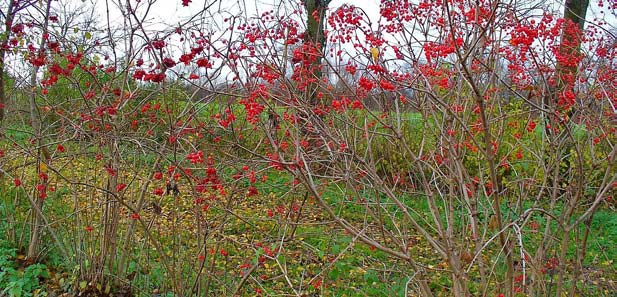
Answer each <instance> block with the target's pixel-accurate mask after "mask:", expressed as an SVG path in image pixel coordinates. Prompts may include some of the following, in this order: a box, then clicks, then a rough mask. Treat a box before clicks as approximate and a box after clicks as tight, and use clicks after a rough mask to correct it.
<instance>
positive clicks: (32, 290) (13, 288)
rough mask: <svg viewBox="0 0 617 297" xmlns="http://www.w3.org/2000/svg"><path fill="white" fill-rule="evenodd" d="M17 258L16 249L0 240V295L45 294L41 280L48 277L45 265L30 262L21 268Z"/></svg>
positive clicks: (17, 296)
mask: <svg viewBox="0 0 617 297" xmlns="http://www.w3.org/2000/svg"><path fill="white" fill-rule="evenodd" d="M16 259H17V249H15V248H11V247H10V246H9V245H8V243H6V242H4V241H2V242H0V288H2V291H0V295H3V296H4V295H6V296H10V297H22V296H24V297H27V296H46V293H45V292H43V291H42V290H41V289H42V284H41V280H43V279H47V278H49V277H50V275H49V271H48V270H47V266H45V265H44V264H40V263H37V264H32V265H29V266H26V267H25V268H22V267H20V266H19V263H18V262H17V261H16Z"/></svg>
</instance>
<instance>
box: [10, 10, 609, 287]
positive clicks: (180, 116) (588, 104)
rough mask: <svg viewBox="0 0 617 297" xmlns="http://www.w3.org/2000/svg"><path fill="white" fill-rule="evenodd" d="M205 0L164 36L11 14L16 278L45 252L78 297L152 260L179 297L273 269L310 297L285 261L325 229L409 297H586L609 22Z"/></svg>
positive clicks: (72, 14)
mask: <svg viewBox="0 0 617 297" xmlns="http://www.w3.org/2000/svg"><path fill="white" fill-rule="evenodd" d="M111 2H114V1H111ZM179 2H180V1H179ZM196 2H197V1H181V2H180V3H179V4H180V6H181V8H180V9H185V10H189V9H190V11H194V13H193V15H191V17H188V18H186V19H185V20H183V21H181V22H180V23H179V24H177V25H174V26H173V27H168V26H164V27H161V28H158V27H156V26H150V25H151V24H149V23H148V22H149V18H148V17H149V16H148V13H150V9H151V8H152V7H154V6H153V5H155V2H154V1H126V2H125V1H120V2H119V3H115V4H118V6H119V7H121V8H122V9H121V10H122V12H123V13H122V17H121V19H122V21H121V23H122V25H116V24H113V23H112V22H110V21H108V20H102V19H97V18H96V17H95V15H94V14H92V15H90V16H88V15H87V13H86V12H87V11H88V8H87V6H85V4H84V6H78V7H73V6H72V4H71V3H70V1H69V2H66V3H65V2H62V1H59V2H58V1H43V2H39V1H10V3H9V4H8V6H7V8H8V10H7V13H5V14H4V16H3V17H4V18H3V20H4V23H5V25H6V30H5V31H4V32H5V33H4V35H3V37H1V39H0V41H1V42H2V49H1V50H2V52H1V53H2V63H1V64H2V67H3V69H4V71H5V72H6V73H3V75H4V76H5V78H4V79H3V81H2V86H3V89H2V94H1V95H2V102H1V103H2V104H3V105H1V106H0V108H2V109H3V110H4V114H5V117H4V122H3V127H2V129H3V131H2V132H3V133H4V134H3V135H4V139H3V140H2V146H3V147H0V160H2V163H1V165H2V167H1V170H2V171H1V172H2V174H3V178H4V181H3V183H4V184H3V185H2V187H3V189H7V190H6V191H5V192H6V193H8V196H9V197H8V199H4V200H5V201H6V202H3V203H6V205H9V204H10V205H11V206H12V207H16V211H15V212H14V213H13V214H11V220H12V222H13V223H12V224H13V225H12V226H13V228H12V229H13V231H12V232H9V233H7V234H9V235H10V236H9V237H11V238H12V239H13V240H14V241H18V238H19V234H26V233H19V232H17V231H16V229H17V228H18V227H19V228H27V229H28V230H29V231H28V233H27V234H28V237H29V246H28V249H27V257H28V258H31V259H33V261H34V260H36V259H38V258H42V257H43V256H44V255H43V252H44V249H43V247H44V246H53V247H55V248H56V249H57V250H59V251H60V254H62V257H63V258H65V259H66V260H67V261H68V262H70V263H74V264H77V265H76V266H72V267H71V269H72V268H73V267H77V268H76V271H74V274H75V278H76V281H75V285H74V288H73V289H75V290H81V291H82V292H86V291H92V292H94V291H98V292H99V293H101V292H104V293H109V292H110V290H112V289H111V287H110V286H113V287H114V289H113V290H128V288H129V287H130V286H127V285H126V284H127V283H130V282H131V281H133V280H134V279H135V277H136V275H137V279H138V280H139V278H140V277H141V276H142V275H148V274H154V272H151V271H150V270H153V269H152V267H151V266H152V265H151V261H150V260H151V259H155V261H156V262H158V263H160V267H161V269H162V271H163V272H159V273H160V274H161V276H160V278H161V280H160V282H162V283H165V285H162V286H161V287H158V288H156V290H159V289H160V290H161V291H163V290H168V291H169V292H173V293H175V294H178V295H192V294H198V295H199V294H202V295H203V294H212V292H218V293H225V294H240V292H248V289H247V290H246V291H243V290H245V288H244V287H245V286H246V287H248V286H251V287H252V288H253V290H254V292H255V294H259V293H264V292H262V286H261V285H260V284H261V282H267V281H268V277H267V276H264V277H261V278H259V279H258V277H257V276H255V275H252V274H254V273H255V271H256V270H258V269H259V268H260V267H265V266H266V265H268V267H270V266H272V267H279V268H280V271H279V272H278V275H279V276H280V279H283V280H282V281H281V282H282V285H283V288H279V287H277V289H280V292H282V293H287V294H289V293H292V294H296V295H301V294H304V293H306V292H310V290H313V291H315V290H317V289H320V290H321V291H320V292H322V293H323V292H327V291H323V290H325V289H327V284H323V283H322V280H323V278H324V276H323V275H321V272H320V273H317V274H316V275H312V276H310V278H309V280H308V285H307V284H306V282H307V280H306V279H305V277H306V276H305V275H296V274H294V273H293V272H290V271H287V269H286V268H285V265H284V264H285V263H282V261H281V260H280V259H281V257H280V255H284V254H286V253H288V252H290V251H289V250H291V249H292V248H294V247H295V246H293V244H292V243H291V242H292V241H291V239H293V238H294V234H295V232H296V228H298V226H300V227H302V226H309V225H310V224H312V223H314V221H315V220H316V221H318V222H317V223H324V224H326V223H331V224H334V225H335V226H336V227H335V228H333V230H334V231H333V232H336V233H335V235H334V236H336V235H338V236H350V237H351V238H352V241H353V242H357V243H359V244H362V245H365V246H367V247H368V251H367V253H369V254H370V253H372V252H376V251H378V252H381V253H383V254H385V255H387V256H388V257H390V258H392V259H394V260H395V261H396V263H397V266H398V267H399V268H398V269H401V270H402V271H404V272H405V273H407V274H406V275H407V277H406V282H407V283H406V284H405V286H404V288H405V292H412V291H413V292H415V294H419V295H422V296H431V295H435V294H439V293H444V292H445V294H447V295H455V296H468V295H483V296H484V295H488V296H501V295H503V296H514V295H516V294H529V295H533V296H535V295H551V294H556V295H558V296H560V295H561V294H562V293H566V292H567V293H569V294H572V295H574V294H577V292H578V291H577V290H580V287H581V278H582V274H583V269H584V264H585V259H586V251H587V245H588V239H589V235H590V232H591V220H592V218H593V216H594V214H595V213H596V211H597V210H598V209H599V208H601V207H609V208H612V207H614V202H613V200H612V199H613V197H612V196H614V195H615V187H616V186H617V175H616V174H615V172H616V171H615V169H614V164H615V143H614V142H615V136H616V131H615V129H616V127H615V112H616V106H617V97H615V96H616V94H617V90H616V86H617V81H616V77H617V75H616V70H615V69H616V66H617V65H616V63H617V59H616V54H617V50H616V45H617V44H616V43H615V38H614V33H613V32H610V29H609V27H610V26H609V24H607V23H605V22H603V21H602V20H593V21H591V22H590V23H589V25H588V26H587V27H584V28H585V30H583V29H582V28H583V27H581V26H580V25H579V23H575V22H573V20H572V19H569V18H567V17H564V16H563V15H562V14H563V13H562V12H560V11H554V10H552V9H551V7H550V6H548V4H546V3H543V2H537V3H536V2H534V1H529V3H525V5H515V4H513V3H511V2H503V1H499V0H495V1H493V0H486V1H466V0H454V1H418V2H411V1H389V0H383V1H381V2H380V6H379V15H378V17H377V18H375V17H372V16H371V17H370V16H369V15H372V14H369V13H367V12H366V11H363V10H362V9H361V8H359V7H356V6H354V5H353V4H344V5H342V6H340V7H330V8H328V7H327V5H326V6H325V7H324V6H323V5H322V6H319V5H318V6H315V2H314V1H307V3H301V2H298V1H284V3H283V5H281V6H278V7H276V9H275V8H273V9H272V10H270V11H265V12H262V13H260V14H255V15H252V14H251V12H247V11H245V10H244V9H246V8H242V7H241V8H240V9H238V11H235V12H234V10H233V9H232V10H229V11H227V10H223V9H221V8H220V6H219V4H218V3H216V2H210V1H206V3H205V4H204V5H203V7H202V6H201V5H199V4H198V3H196ZM318 2H319V1H318ZM310 3H313V5H309V4H310ZM603 5H604V6H605V8H606V9H607V13H608V14H611V15H612V16H613V17H614V16H615V7H617V2H615V1H608V2H606V1H605V2H604V3H603ZM3 10H4V9H3ZM78 16H79V17H78ZM109 17H110V16H109V15H108V16H107V18H109ZM579 21H580V20H579ZM312 24H313V25H314V24H316V26H318V27H319V28H321V30H314V28H311V26H313V25H312ZM67 28H71V29H67ZM320 34H322V35H320ZM23 69H26V72H27V74H26V73H25V72H23V71H21V70H23ZM20 71H21V72H20ZM24 127H26V128H24ZM273 178H276V179H277V180H278V181H284V182H282V185H281V184H278V183H277V182H273V181H272V180H271V179H273ZM274 193H284V194H281V195H280V197H279V196H277V195H276V194H274ZM255 197H267V198H266V199H265V200H267V201H266V203H267V204H268V206H267V211H264V212H263V213H255V212H252V213H251V212H249V210H251V209H252V208H253V207H256V206H254V205H248V203H250V201H256V198H255ZM50 199H56V200H62V201H67V202H70V203H65V204H63V206H62V207H57V208H54V207H51V205H52V203H51V202H49V200H50ZM305 208H314V209H317V210H318V212H319V215H318V216H316V217H314V218H311V219H312V220H313V221H310V220H308V218H305V217H303V216H302V213H303V210H304V209H305ZM26 212H28V213H26ZM236 221H237V222H242V224H243V225H244V226H246V227H245V228H247V230H249V231H246V232H245V233H242V234H244V235H246V236H244V237H242V238H238V233H237V232H244V231H238V230H234V229H233V228H232V227H231V225H232V222H236ZM264 222H265V224H266V225H267V227H266V228H261V229H260V227H259V226H261V225H260V224H264ZM250 232H254V233H260V235H261V238H262V239H261V240H259V241H257V240H251V239H249V238H251V236H249V235H247V234H246V233H250ZM22 236H23V235H22ZM426 247H428V248H426ZM242 252H244V253H245V254H243V253H242ZM230 253H231V254H230ZM135 255H137V256H135ZM230 259H241V260H242V261H244V264H241V265H240V267H239V268H238V267H232V265H231V264H230V263H232V261H231V260H230ZM337 259H338V257H337V258H335V259H332V262H333V263H334V262H336V261H337ZM187 263H190V264H187ZM333 265H334V264H329V265H327V266H326V267H325V268H324V269H323V271H327V270H328V269H332V266H333ZM230 270H235V273H234V274H229V273H228V271H230ZM324 274H327V273H324ZM153 278H155V277H154V276H153ZM444 278H445V279H447V281H446V282H445V283H444V282H443V279H444ZM272 279H273V281H275V280H274V279H279V277H273V278H272ZM247 284H248V285H247ZM311 288H312V289H311ZM153 289H154V288H152V287H148V284H144V285H143V287H141V288H137V290H144V291H147V290H153ZM251 292H253V291H251ZM326 294H327V293H326Z"/></svg>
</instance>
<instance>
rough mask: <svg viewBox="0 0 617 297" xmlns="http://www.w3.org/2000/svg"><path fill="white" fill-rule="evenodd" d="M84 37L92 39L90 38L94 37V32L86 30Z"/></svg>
mask: <svg viewBox="0 0 617 297" xmlns="http://www.w3.org/2000/svg"><path fill="white" fill-rule="evenodd" d="M84 37H86V39H90V38H92V34H91V33H90V32H86V34H85V35H84Z"/></svg>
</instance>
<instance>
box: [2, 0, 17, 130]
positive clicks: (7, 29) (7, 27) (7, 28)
mask: <svg viewBox="0 0 617 297" xmlns="http://www.w3.org/2000/svg"><path fill="white" fill-rule="evenodd" d="M14 10H15V0H11V1H9V7H8V8H7V10H6V20H5V22H4V35H5V36H4V38H5V39H4V40H2V41H1V42H0V131H1V128H2V124H3V123H4V114H5V113H6V112H5V109H6V102H7V100H6V90H5V88H4V84H5V82H4V57H5V54H6V51H7V49H8V43H9V39H10V38H11V26H12V23H13V16H14V14H15V12H14ZM0 135H1V133H0Z"/></svg>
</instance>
